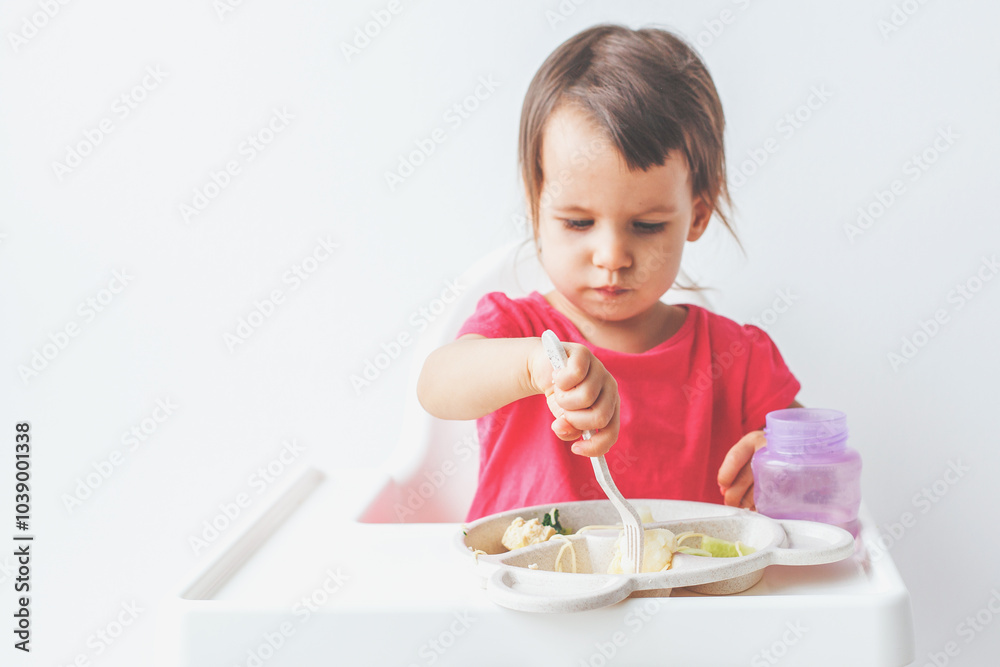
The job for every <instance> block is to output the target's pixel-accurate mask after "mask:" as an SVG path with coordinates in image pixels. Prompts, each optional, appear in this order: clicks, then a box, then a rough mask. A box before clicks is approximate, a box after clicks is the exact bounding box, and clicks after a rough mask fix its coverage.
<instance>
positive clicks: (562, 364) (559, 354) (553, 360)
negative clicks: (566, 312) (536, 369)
mask: <svg viewBox="0 0 1000 667" xmlns="http://www.w3.org/2000/svg"><path fill="white" fill-rule="evenodd" d="M542 347H544V348H545V356H547V357H548V358H549V363H550V364H552V368H553V370H557V371H561V370H562V369H564V368H566V362H567V361H568V360H569V357H567V356H566V348H564V347H563V344H562V343H561V342H559V338H558V337H557V336H556V334H555V332H554V331H552V329H546V330H545V331H544V332H542ZM591 435H592V434H591V432H590V431H589V430H587V431H584V432H583V436H582V437H583V439H584V440H590V437H591ZM601 458H603V457H601Z"/></svg>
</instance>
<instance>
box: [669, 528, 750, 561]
mask: <svg viewBox="0 0 1000 667" xmlns="http://www.w3.org/2000/svg"><path fill="white" fill-rule="evenodd" d="M689 537H701V548H699V549H694V548H689V549H688V551H687V552H686V553H690V554H693V555H695V556H711V557H713V558H737V557H739V556H748V555H750V554H752V553H753V552H755V551H757V550H756V549H754V548H753V547H751V546H749V545H747V544H743V543H742V542H740V541H739V540H736V541H735V542H727V541H726V540H720V539H719V538H717V537H712V536H711V535H705V534H704V533H685V534H684V539H687V538H689ZM678 541H680V540H678Z"/></svg>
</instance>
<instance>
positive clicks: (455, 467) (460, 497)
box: [360, 241, 711, 523]
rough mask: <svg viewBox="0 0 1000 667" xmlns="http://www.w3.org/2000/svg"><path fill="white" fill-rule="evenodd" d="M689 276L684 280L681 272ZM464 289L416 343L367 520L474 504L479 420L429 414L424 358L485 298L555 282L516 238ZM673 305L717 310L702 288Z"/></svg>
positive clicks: (475, 270)
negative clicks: (391, 446)
mask: <svg viewBox="0 0 1000 667" xmlns="http://www.w3.org/2000/svg"><path fill="white" fill-rule="evenodd" d="M681 277H682V278H685V276H684V274H683V273H682V276H681ZM457 282H458V283H459V284H460V285H462V286H464V287H465V289H464V291H463V292H462V294H461V295H460V296H459V297H458V298H457V299H456V300H455V302H454V303H452V304H450V305H449V306H448V310H447V312H446V313H444V314H443V315H442V316H440V317H438V318H437V319H436V320H435V321H434V322H433V323H432V324H431V325H430V326H429V327H428V328H427V329H426V330H425V331H424V333H423V335H422V336H421V337H420V338H419V339H418V340H417V341H416V342H415V343H414V345H413V348H412V349H413V357H412V360H411V367H410V373H409V376H408V378H407V384H406V403H405V405H404V407H403V428H402V433H401V435H400V439H399V443H398V444H397V447H396V450H395V452H394V454H393V456H392V457H391V459H390V461H389V462H388V465H387V470H388V472H389V480H388V482H387V484H386V486H385V487H384V488H383V489H382V491H381V492H380V493H379V495H378V496H377V497H376V498H375V500H374V502H373V503H372V504H371V505H369V506H368V507H367V508H366V509H365V511H364V512H363V513H362V515H361V517H360V520H361V521H364V522H373V523H386V522H407V523H424V522H442V521H451V522H454V521H461V520H463V519H464V518H465V513H466V510H467V509H468V507H469V505H470V503H471V502H472V496H473V494H474V492H475V490H476V481H477V477H478V463H479V458H478V442H477V436H476V425H475V421H447V420H443V419H438V418H436V417H432V416H431V415H429V414H428V413H427V412H426V411H425V410H424V409H423V408H422V407H421V406H420V403H419V401H417V390H416V387H417V378H418V377H419V375H420V369H421V368H422V367H423V364H424V360H425V359H426V358H427V356H428V355H429V354H430V353H431V352H433V351H434V350H435V349H437V348H439V347H441V346H442V345H444V344H446V343H448V342H450V341H452V340H454V339H455V335H456V334H457V333H458V330H459V329H460V328H461V326H462V324H463V323H464V322H465V320H466V319H467V318H468V317H469V316H470V315H472V313H473V312H474V311H475V308H476V304H477V303H478V302H479V299H480V298H481V297H482V296H483V295H484V294H487V293H489V292H503V293H505V294H507V295H508V296H510V297H512V298H516V297H522V296H527V295H528V294H529V293H530V292H532V291H539V292H542V293H545V292H547V291H549V290H550V289H552V282H551V281H550V280H549V278H548V276H546V275H545V272H544V270H543V269H542V267H541V264H540V263H539V261H538V256H537V254H536V253H535V248H534V245H533V244H531V243H530V242H527V243H526V242H525V241H515V242H511V243H508V244H506V245H504V246H503V247H500V248H498V249H496V250H495V251H493V252H491V253H490V254H488V255H486V256H485V257H483V258H482V259H480V260H479V261H478V262H476V263H475V264H474V265H473V266H472V267H470V268H469V270H468V271H466V272H465V274H463V275H462V277H461V278H459V280H458V281H457ZM663 300H664V301H665V302H667V303H694V304H697V305H700V306H703V307H705V308H709V309H711V308H710V304H709V303H708V300H707V299H706V298H705V297H704V295H703V293H702V292H696V291H689V290H680V289H676V288H674V289H671V290H670V291H668V292H667V293H666V294H665V295H664V296H663Z"/></svg>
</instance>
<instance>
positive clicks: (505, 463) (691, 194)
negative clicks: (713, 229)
mask: <svg viewBox="0 0 1000 667" xmlns="http://www.w3.org/2000/svg"><path fill="white" fill-rule="evenodd" d="M724 124H725V123H724V119H723V114H722V107H721V104H720V102H719V98H718V94H717V93H716V90H715V86H714V84H713V82H712V78H711V76H709V74H708V71H707V70H706V68H705V66H704V64H703V63H702V62H701V60H700V59H699V58H698V56H697V55H696V54H695V53H694V51H693V50H692V49H691V48H690V47H689V46H688V45H687V44H685V43H684V42H683V41H682V40H680V39H679V38H677V37H676V36H674V35H672V34H670V33H668V32H665V31H662V30H656V29H643V30H630V29H628V28H624V27H620V26H610V25H601V26H596V27H594V28H591V29H589V30H586V31H584V32H582V33H580V34H578V35H576V36H575V37H572V38H571V39H569V40H568V41H566V42H565V43H563V44H562V45H561V46H559V47H558V48H557V49H556V50H555V52H554V53H552V55H550V56H549V57H548V59H547V60H546V61H545V62H544V63H543V64H542V66H541V68H540V69H539V71H538V72H537V74H536V75H535V77H534V79H533V80H532V82H531V84H530V86H529V88H528V92H527V95H526V96H525V100H524V106H523V108H522V112H521V127H520V138H519V161H520V166H521V173H522V177H523V180H524V186H525V194H526V198H527V202H528V207H529V212H530V219H531V226H532V232H533V239H534V243H535V247H536V250H537V253H538V257H539V260H540V261H541V264H542V266H543V268H544V269H545V272H546V273H547V274H548V276H549V278H550V279H551V280H552V284H553V286H554V287H555V289H554V290H552V291H551V292H549V293H548V294H544V295H543V294H539V293H538V292H533V293H532V294H530V295H529V296H527V297H525V298H518V299H511V298H508V297H507V296H505V295H504V294H502V293H499V292H494V293H491V294H487V295H486V296H484V297H483V298H482V299H481V300H480V301H479V304H478V306H477V309H476V312H475V314H473V315H472V317H470V318H469V319H468V320H467V321H466V322H465V324H464V325H463V327H462V329H461V330H460V332H459V334H458V337H457V340H455V341H453V342H452V343H449V344H448V345H445V346H444V347H442V348H440V349H438V350H436V351H435V352H433V353H432V354H431V355H430V356H429V357H428V358H427V361H426V362H425V364H424V367H423V369H422V371H421V375H420V379H419V382H418V388H417V391H418V395H419V399H420V402H421V404H422V405H423V406H424V408H425V409H426V410H427V411H429V412H430V413H431V414H433V415H435V416H437V417H440V418H443V419H478V423H477V427H478V432H479V441H480V452H481V454H480V456H481V458H480V470H479V486H478V488H477V491H476V495H475V498H474V500H473V503H472V507H471V508H470V509H469V512H468V520H472V519H475V518H478V517H480V516H484V515H486V514H492V513H494V512H500V511H503V510H507V509H512V508H517V507H524V506H528V505H539V504H552V505H554V504H557V503H560V502H565V501H571V500H584V499H593V498H603V497H604V494H603V492H602V491H601V489H600V487H599V486H598V485H597V482H596V480H595V479H594V473H593V468H592V466H591V464H590V461H588V460H587V458H586V457H589V456H597V455H600V454H605V455H606V458H607V461H608V465H609V467H610V469H611V473H612V476H613V477H614V480H615V483H616V484H617V486H618V488H619V489H620V490H621V492H622V493H623V494H624V495H625V497H627V498H677V499H685V500H699V501H707V502H725V503H726V504H728V505H741V506H743V507H752V506H753V487H752V484H753V477H752V474H751V471H750V459H751V457H752V455H753V453H754V451H755V450H756V449H757V448H759V447H761V446H763V444H764V439H763V433H762V431H760V430H759V429H761V428H762V427H763V425H764V416H765V415H766V414H767V413H768V412H770V411H772V410H777V409H780V408H787V407H794V406H798V403H796V402H795V396H796V394H797V393H798V390H799V383H798V381H797V380H796V379H795V377H794V376H793V375H792V374H791V372H790V371H789V370H788V368H787V367H786V365H785V363H784V361H783V360H782V358H781V355H780V354H779V352H778V350H777V348H776V347H775V346H774V343H772V342H771V339H770V338H769V337H768V335H767V334H766V333H764V332H763V331H762V330H760V329H759V328H757V327H754V326H750V325H744V326H740V325H739V324H736V323H735V322H733V321H732V320H729V319H727V318H725V317H722V316H720V315H716V314H714V313H711V312H709V311H707V310H705V309H704V308H701V307H699V306H697V305H693V304H677V305H668V304H666V303H664V302H662V301H660V298H661V297H662V296H663V295H664V294H665V293H666V292H667V290H668V289H670V287H671V286H672V285H673V284H674V281H675V280H676V278H677V274H678V272H679V270H680V264H681V252H682V250H683V248H684V244H685V243H686V242H689V241H696V240H698V238H699V237H701V235H702V234H703V233H704V232H705V228H706V226H707V225H708V222H709V219H710V218H711V217H712V215H713V214H715V215H716V216H717V217H718V218H719V220H720V221H721V222H722V224H724V225H725V226H726V227H727V229H729V231H730V232H732V229H731V227H730V225H729V222H728V220H727V218H726V215H725V213H724V211H723V204H728V202H729V196H728V191H727V188H726V180H725V173H726V170H725V155H724V150H723V137H722V135H723V127H724ZM546 329H552V330H553V331H554V332H555V334H556V335H557V336H558V337H559V339H560V340H561V341H563V342H564V344H565V347H566V351H567V354H568V355H569V361H568V363H567V366H566V368H565V369H564V370H562V371H560V372H559V373H553V371H552V369H551V366H550V365H549V361H548V358H547V357H546V355H545V352H544V350H543V348H542V344H541V340H540V338H539V336H540V335H541V333H542V332H543V331H545V330H546ZM588 429H589V430H592V431H593V432H594V435H593V437H592V438H591V439H590V440H582V439H581V436H582V433H583V431H585V430H588ZM569 443H572V444H571V445H570V444H569Z"/></svg>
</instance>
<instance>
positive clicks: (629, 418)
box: [458, 292, 800, 521]
mask: <svg viewBox="0 0 1000 667" xmlns="http://www.w3.org/2000/svg"><path fill="white" fill-rule="evenodd" d="M679 305H681V306H682V307H684V308H686V309H687V318H686V319H685V320H684V323H683V324H682V325H681V328H680V330H678V331H677V333H675V334H674V335H673V336H671V337H670V338H668V339H667V340H665V341H663V342H662V343H660V344H659V345H657V346H656V347H654V348H652V349H650V350H648V351H646V352H643V353H642V354H625V353H621V352H615V351H613V350H608V349H605V348H602V347H597V346H596V345H593V344H592V343H589V342H588V341H586V340H585V339H584V337H583V335H582V334H581V333H580V332H579V331H578V330H577V328H576V326H575V325H574V324H573V323H572V322H570V320H569V319H568V318H567V317H566V316H565V315H563V314H562V313H560V312H559V311H557V310H556V309H555V308H553V307H552V306H551V305H550V304H549V302H548V301H546V300H545V297H544V296H542V295H541V294H539V293H538V292H532V293H531V294H530V295H528V296H527V297H524V298H521V299H510V298H508V297H507V296H506V295H504V294H502V293H500V292H492V293H490V294H487V295H486V296H484V297H483V298H482V299H480V301H479V304H478V305H477V307H476V312H475V313H474V314H473V315H472V316H471V317H470V318H469V319H468V320H467V321H466V322H465V324H464V325H463V326H462V328H461V330H460V331H459V332H458V336H462V335H464V334H468V333H475V334H480V335H482V336H486V337H487V338H524V337H529V336H540V335H541V334H542V332H543V331H545V330H546V329H552V331H553V332H555V334H556V336H558V337H559V340H561V341H564V342H573V343H582V344H583V345H586V346H587V347H588V348H590V350H591V351H592V352H593V353H594V355H595V356H596V357H597V358H598V359H600V360H601V362H602V363H603V364H604V366H605V367H606V368H607V369H608V371H609V372H610V373H611V375H612V376H614V378H615V380H616V381H617V382H618V392H619V396H620V397H621V430H620V432H619V436H618V441H617V442H616V443H615V445H614V446H613V447H612V448H611V450H610V451H609V452H608V453H607V454H606V455H605V458H606V459H607V461H608V467H609V468H610V469H611V474H612V476H613V477H614V480H615V484H616V485H617V486H618V488H619V490H621V492H622V493H623V494H624V495H625V497H626V498H671V499H679V500H699V501H704V502H716V503H718V502H722V495H721V494H720V493H719V486H718V483H717V481H716V478H717V476H718V472H719V466H720V465H722V460H723V458H725V456H726V453H727V452H728V451H729V449H730V448H731V447H732V446H733V445H735V444H736V442H737V441H738V440H739V439H740V438H741V437H743V436H744V435H745V434H747V433H749V432H750V431H754V430H758V429H761V428H763V427H764V416H765V415H766V414H767V413H768V412H770V411H772V410H779V409H782V408H787V407H788V406H789V405H790V404H791V403H792V401H794V400H795V396H796V394H797V393H798V391H799V387H800V385H799V382H798V380H796V379H795V377H794V376H793V375H792V373H791V371H789V370H788V367H787V366H786V365H785V362H784V360H783V359H782V358H781V354H780V353H779V352H778V348H777V347H775V345H774V343H773V342H772V341H771V339H770V337H769V336H768V335H767V334H766V333H764V331H762V330H761V329H759V328H758V327H755V326H752V325H743V326H741V325H739V324H737V323H736V322H733V321H732V320H730V319H727V318H725V317H722V316H721V315H716V314H714V313H712V312H710V311H708V310H705V309H704V308H701V307H700V306H696V305H692V304H679ZM552 420H553V417H552V413H551V412H550V411H549V409H548V406H547V405H546V402H545V397H544V396H543V395H540V394H539V395H536V396H529V397H527V398H523V399H521V400H518V401H514V402H513V403H511V404H509V405H506V406H504V407H502V408H500V409H499V410H496V411H495V412H492V413H490V414H488V415H486V416H485V417H481V418H480V419H478V420H477V428H478V431H479V443H480V462H479V486H478V488H477V489H476V495H475V498H474V499H473V501H472V506H471V508H470V509H469V513H468V517H467V520H469V521H471V520H473V519H477V518H479V517H481V516H485V515H487V514H493V513H496V512H502V511H505V510H508V509H515V508H518V507H526V506H529V505H541V504H550V503H551V504H555V503H560V502H567V501H572V500H589V499H595V498H604V497H605V495H604V493H603V491H601V488H600V486H598V484H597V480H595V479H594V471H593V467H592V465H591V463H590V460H589V459H588V458H586V457H584V456H579V455H577V454H574V453H572V452H571V451H570V444H571V443H568V442H564V441H562V440H560V439H559V438H558V437H556V435H555V434H554V433H553V432H552V429H551V425H552Z"/></svg>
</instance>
